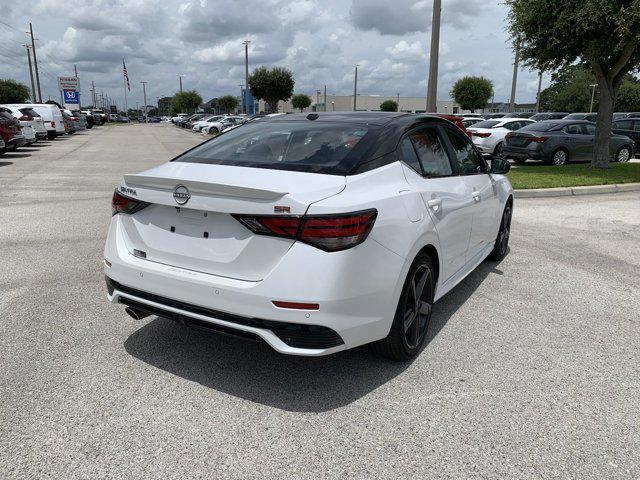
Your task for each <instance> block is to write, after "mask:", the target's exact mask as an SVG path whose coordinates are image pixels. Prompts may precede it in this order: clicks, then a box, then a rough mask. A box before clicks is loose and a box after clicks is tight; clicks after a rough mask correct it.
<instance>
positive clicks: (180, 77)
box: [176, 73, 184, 93]
mask: <svg viewBox="0 0 640 480" xmlns="http://www.w3.org/2000/svg"><path fill="white" fill-rule="evenodd" d="M176 77H178V79H179V80H180V93H182V77H184V75H183V74H182V73H180V74H179V75H176Z"/></svg>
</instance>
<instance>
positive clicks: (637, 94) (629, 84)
mask: <svg viewBox="0 0 640 480" xmlns="http://www.w3.org/2000/svg"><path fill="white" fill-rule="evenodd" d="M634 80H635V79H634ZM616 110H617V111H619V112H640V82H638V81H637V80H635V81H631V80H627V81H624V82H623V83H622V85H621V86H620V91H619V92H618V97H617V98H616Z"/></svg>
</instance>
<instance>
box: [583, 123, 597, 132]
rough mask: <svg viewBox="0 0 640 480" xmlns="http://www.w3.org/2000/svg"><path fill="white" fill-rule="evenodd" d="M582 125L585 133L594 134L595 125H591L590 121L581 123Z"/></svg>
mask: <svg viewBox="0 0 640 480" xmlns="http://www.w3.org/2000/svg"><path fill="white" fill-rule="evenodd" d="M582 127H583V128H584V134H585V135H595V134H596V126H595V125H591V124H590V123H583V124H582Z"/></svg>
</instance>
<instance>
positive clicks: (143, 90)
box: [140, 82, 149, 123]
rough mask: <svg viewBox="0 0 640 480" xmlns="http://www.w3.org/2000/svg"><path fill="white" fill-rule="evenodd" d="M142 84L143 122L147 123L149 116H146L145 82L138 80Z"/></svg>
mask: <svg viewBox="0 0 640 480" xmlns="http://www.w3.org/2000/svg"><path fill="white" fill-rule="evenodd" d="M140 83H141V84H142V98H143V99H144V123H149V117H147V82H140Z"/></svg>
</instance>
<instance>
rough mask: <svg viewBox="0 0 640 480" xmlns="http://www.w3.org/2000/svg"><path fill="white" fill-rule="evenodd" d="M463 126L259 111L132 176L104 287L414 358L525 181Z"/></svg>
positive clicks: (224, 326)
mask: <svg viewBox="0 0 640 480" xmlns="http://www.w3.org/2000/svg"><path fill="white" fill-rule="evenodd" d="M508 168H509V164H508V163H507V162H506V161H505V160H504V159H501V158H496V159H494V160H493V162H492V165H491V168H490V167H489V166H488V165H487V163H486V162H485V160H484V159H483V157H482V155H481V154H480V153H479V152H478V150H477V149H476V148H475V147H474V146H473V144H472V143H471V142H470V141H469V138H468V137H467V136H466V135H464V133H463V132H461V131H460V130H459V129H458V128H457V127H455V126H454V125H453V124H451V123H450V122H448V121H446V120H444V119H441V118H438V117H432V116H418V115H411V114H398V113H392V112H357V113H356V112H353V113H326V114H325V113H320V114H318V113H311V114H291V115H283V116H279V117H273V118H270V119H263V120H260V121H259V122H253V123H248V124H247V125H245V126H243V127H242V128H237V129H233V130H231V131H229V132H226V133H224V134H223V135H220V136H217V137H214V138H213V139H211V140H209V141H207V142H204V143H203V144H201V145H199V146H197V147H196V148H193V149H191V150H189V151H187V152H185V153H184V154H182V155H181V156H179V157H177V158H175V159H174V160H172V161H170V162H168V163H165V164H163V165H160V166H158V167H155V168H152V169H151V170H147V171H145V172H142V173H139V174H135V175H125V176H124V180H123V181H122V183H121V184H120V186H119V187H118V188H117V189H116V191H115V192H114V195H113V201H112V208H113V217H112V218H111V225H110V228H109V233H108V236H107V241H106V245H105V250H104V271H105V274H106V277H107V278H106V279H107V290H108V298H109V299H110V300H111V301H112V302H117V303H122V304H124V305H126V306H127V312H128V313H129V314H130V315H131V316H133V317H134V318H144V317H146V316H149V315H158V316H161V317H167V318H171V319H174V320H177V321H180V322H182V323H186V324H187V325H198V326H202V327H207V328H209V329H211V330H214V331H221V332H225V333H232V334H236V335H242V336H249V337H252V338H256V339H260V340H263V341H265V342H266V343H267V344H269V345H270V346H271V347H273V348H274V349H275V350H277V351H279V352H281V353H288V354H295V355H325V354H329V353H333V352H338V351H340V350H344V349H347V348H352V347H356V346H358V345H363V344H366V343H370V342H375V346H376V349H377V350H378V351H379V352H380V353H381V354H384V355H386V356H388V357H391V358H394V359H397V360H406V359H408V358H411V357H412V356H414V355H416V354H417V353H418V352H419V351H420V348H421V346H422V344H423V341H424V338H425V335H426V332H427V328H428V326H429V320H430V318H431V312H432V309H433V308H437V305H436V306H434V303H435V302H436V301H437V300H438V299H439V298H441V297H442V296H443V295H444V294H445V293H447V292H448V291H449V290H451V289H452V288H454V287H455V285H457V284H458V282H460V281H461V280H462V279H463V278H464V277H465V276H467V275H468V274H469V273H470V272H471V271H473V269H474V268H476V267H477V266H478V265H479V264H480V263H481V262H482V261H483V260H484V259H485V258H486V257H488V256H491V257H492V258H493V259H496V260H500V259H502V258H503V257H504V256H505V254H506V253H507V244H508V240H509V229H510V224H511V212H512V208H513V192H512V189H511V185H510V184H509V181H508V180H507V178H506V176H504V173H506V171H507V170H508Z"/></svg>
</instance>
